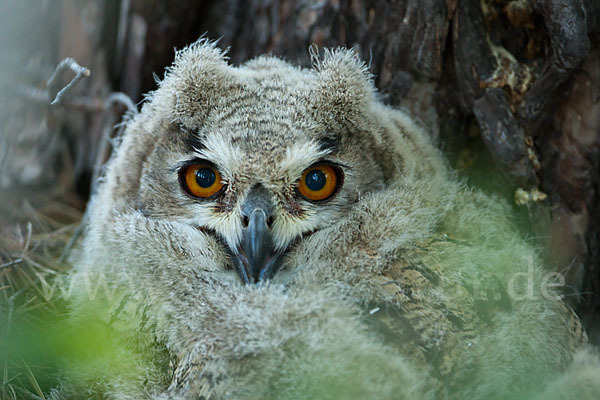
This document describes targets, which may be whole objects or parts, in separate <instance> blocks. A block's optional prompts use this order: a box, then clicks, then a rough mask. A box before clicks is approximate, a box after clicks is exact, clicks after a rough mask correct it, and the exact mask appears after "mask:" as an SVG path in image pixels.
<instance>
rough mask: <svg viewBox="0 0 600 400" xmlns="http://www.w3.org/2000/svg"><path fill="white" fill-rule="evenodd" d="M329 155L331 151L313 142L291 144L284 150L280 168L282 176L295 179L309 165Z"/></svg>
mask: <svg viewBox="0 0 600 400" xmlns="http://www.w3.org/2000/svg"><path fill="white" fill-rule="evenodd" d="M330 153H331V150H329V149H323V148H321V146H319V144H318V143H317V142H315V141H310V142H304V143H293V144H292V145H291V146H289V147H288V148H287V149H286V152H285V156H284V158H283V160H282V161H281V163H280V168H281V171H282V172H283V173H284V174H287V176H288V178H290V179H295V178H297V177H298V175H300V174H301V173H302V171H304V170H305V169H306V168H307V167H308V166H309V165H311V164H313V163H315V162H317V161H319V160H320V159H321V158H323V157H325V156H326V155H328V154H330Z"/></svg>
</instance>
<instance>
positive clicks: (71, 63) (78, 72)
mask: <svg viewBox="0 0 600 400" xmlns="http://www.w3.org/2000/svg"><path fill="white" fill-rule="evenodd" d="M67 69H70V70H71V71H73V72H75V77H73V79H71V82H69V83H68V84H67V86H65V87H63V88H62V89H61V90H60V91H59V92H58V93H56V97H54V100H52V102H51V103H50V105H51V106H57V105H59V104H60V103H61V102H62V101H63V99H64V97H65V95H66V94H67V93H68V92H69V91H70V90H71V89H72V88H73V86H75V85H76V84H77V83H78V82H79V81H80V80H81V79H83V78H85V77H88V76H90V73H91V71H90V70H89V69H87V68H85V67H82V66H81V65H79V64H77V61H75V60H74V59H72V58H71V57H67V58H65V59H64V60H62V61H61V62H60V64H58V66H57V67H56V69H55V70H54V73H53V74H52V76H51V77H50V79H48V83H47V84H46V86H47V87H48V89H50V88H52V87H53V86H54V85H55V84H56V80H57V79H58V77H59V76H60V74H62V73H63V72H64V71H65V70H67Z"/></svg>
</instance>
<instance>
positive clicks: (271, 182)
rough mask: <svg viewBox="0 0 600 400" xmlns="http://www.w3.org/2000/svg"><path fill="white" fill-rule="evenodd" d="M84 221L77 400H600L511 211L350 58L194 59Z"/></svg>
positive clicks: (75, 313) (579, 333) (594, 369)
mask: <svg viewBox="0 0 600 400" xmlns="http://www.w3.org/2000/svg"><path fill="white" fill-rule="evenodd" d="M88 215H89V223H88V226H87V231H86V233H85V239H84V241H83V244H82V246H81V249H80V251H79V252H78V253H77V254H76V255H75V256H74V257H73V260H72V261H73V263H74V265H75V267H74V272H73V274H72V276H71V282H72V286H73V293H74V298H73V301H72V308H71V316H70V324H71V325H72V327H73V328H72V329H73V332H74V333H73V335H74V336H73V337H74V338H77V340H78V341H79V342H80V344H81V347H82V349H80V350H81V351H80V352H78V353H77V352H75V353H77V354H73V355H71V356H70V357H71V358H70V359H69V361H68V363H67V364H68V366H69V367H66V368H65V373H64V376H65V378H64V385H63V386H64V387H63V388H62V395H61V396H62V397H61V398H70V397H72V398H81V396H82V393H83V394H85V395H86V396H101V397H102V398H114V399H141V398H149V399H307V398H310V399H465V398H469V399H490V398H492V399H496V398H497V399H505V398H511V399H514V398H522V399H529V398H531V399H533V398H538V397H537V396H539V398H544V399H547V398H600V397H599V396H600V386H599V384H598V383H595V382H596V381H597V379H595V378H597V376H598V374H599V373H600V367H599V365H600V364H598V363H597V358H596V356H595V355H594V354H593V352H592V350H590V349H589V348H588V347H586V338H585V333H584V332H583V330H582V328H581V325H580V323H579V321H578V319H577V317H576V316H575V314H573V312H572V311H570V309H569V308H568V307H567V306H566V305H565V304H564V303H563V302H562V300H561V297H560V296H559V293H558V292H557V288H556V282H555V281H554V280H552V279H551V278H548V273H547V271H544V269H543V267H542V264H541V261H540V256H539V254H538V252H537V251H536V249H534V248H533V247H532V246H531V244H530V243H529V242H527V241H525V240H524V239H523V238H522V237H521V236H520V235H519V233H518V230H517V228H516V227H515V223H514V221H513V220H512V219H511V214H510V207H509V206H508V205H507V204H505V203H504V202H503V201H501V200H499V199H497V198H493V197H490V196H488V195H485V194H483V193H481V192H479V191H477V190H474V189H471V188H469V187H468V186H466V185H465V184H464V183H463V182H461V181H460V180H459V179H458V178H457V177H456V176H455V174H454V173H453V172H452V171H451V170H450V168H449V167H448V165H447V162H446V161H445V159H444V157H443V156H442V154H441V152H440V151H439V150H438V149H436V147H435V146H434V145H433V144H432V142H431V140H430V138H429V136H428V134H427V132H426V131H425V130H424V129H423V128H422V127H420V126H419V125H418V124H416V123H415V122H414V121H413V120H412V119H411V117H410V116H409V115H407V114H405V113H404V112H402V111H399V110H396V109H393V108H391V107H389V106H386V105H384V104H383V103H382V101H381V100H380V99H379V98H378V95H377V91H376V89H375V88H374V85H373V80H372V77H371V76H370V74H369V72H368V68H367V67H366V66H365V64H364V63H363V62H361V61H360V60H359V58H358V57H357V56H356V55H355V54H354V53H353V52H352V51H349V50H344V49H336V50H326V51H325V54H324V56H323V57H318V56H317V55H316V54H313V65H312V68H309V69H303V68H299V67H296V66H293V65H291V64H289V63H287V62H285V61H283V60H281V59H278V58H276V57H272V56H262V57H258V58H256V59H253V60H250V61H248V62H246V63H244V64H243V65H240V66H237V67H236V66H231V65H229V64H228V61H227V57H226V55H225V53H224V52H223V51H221V50H220V49H219V48H218V47H217V46H216V45H215V43H213V42H210V41H208V40H206V39H201V40H199V41H198V42H196V43H194V44H192V45H190V46H189V47H187V48H185V49H183V50H181V51H179V52H177V53H176V57H175V61H174V63H173V65H172V66H171V67H170V68H168V70H167V72H166V74H165V77H164V79H163V80H162V81H160V82H159V84H158V89H157V90H156V91H155V92H153V93H151V94H149V95H148V96H147V99H146V101H145V103H144V105H143V108H142V110H141V112H140V113H139V114H138V115H136V116H135V117H133V118H132V119H131V120H130V121H129V122H128V123H127V128H126V131H125V133H124V136H123V137H122V140H121V142H120V144H119V145H118V148H117V149H116V151H115V154H114V155H113V157H112V158H111V160H110V161H109V163H108V165H107V167H106V170H105V171H104V174H103V177H102V179H101V181H100V183H99V185H98V189H97V191H96V193H94V195H93V198H92V200H91V203H90V205H89V209H88ZM90 288H96V289H98V288H99V289H98V290H92V291H90ZM74 340H75V339H74Z"/></svg>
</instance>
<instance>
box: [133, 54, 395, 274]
mask: <svg viewBox="0 0 600 400" xmlns="http://www.w3.org/2000/svg"><path fill="white" fill-rule="evenodd" d="M212 50H214V49H212ZM203 51H206V49H203ZM215 51H216V50H215ZM190 53H191V54H192V55H193V52H190V50H188V51H187V53H186V54H188V58H189V57H190V56H189V54H190ZM208 59H209V60H210V57H209V58H208ZM206 60H207V57H206V54H204V55H203V61H202V62H203V63H204V64H203V65H196V66H193V65H192V66H190V65H189V64H188V63H189V61H190V60H181V59H180V60H178V62H176V64H175V67H174V68H173V70H172V71H171V73H170V75H168V76H167V78H166V79H165V80H164V81H163V82H162V84H161V88H160V89H159V91H157V92H156V93H155V95H154V98H153V100H152V101H151V102H150V104H149V105H147V107H145V109H144V111H143V113H148V112H152V113H153V115H152V118H153V121H155V123H153V124H152V127H151V128H150V129H151V130H152V132H150V135H151V136H152V138H153V140H154V141H155V142H154V143H153V145H152V147H151V151H150V154H148V155H147V157H146V160H145V162H144V164H143V168H142V170H141V172H140V178H139V191H138V194H137V195H138V199H139V201H138V206H139V207H140V209H141V211H142V212H143V213H144V214H145V215H146V216H147V217H149V218H155V219H165V220H169V221H178V222H183V223H185V224H189V225H190V226H192V227H194V228H196V229H198V230H201V231H203V232H205V233H207V234H209V235H214V237H215V238H217V240H218V241H219V242H220V243H221V244H222V245H223V246H224V247H225V248H226V251H227V252H228V253H229V254H230V259H231V266H233V267H234V268H235V269H236V271H237V272H238V274H239V276H240V278H241V279H242V281H244V282H247V283H248V282H258V281H262V280H266V279H268V278H271V277H272V276H273V275H274V274H275V273H276V272H277V270H278V268H279V267H280V265H281V264H282V262H283V261H284V259H285V257H286V254H287V253H288V251H289V250H290V249H291V248H293V246H294V244H296V243H298V242H299V241H301V240H303V239H304V238H306V237H307V236H309V235H311V234H312V233H314V232H316V231H319V230H322V229H326V228H330V227H333V226H335V224H336V222H337V221H339V220H340V219H341V218H342V217H343V216H344V214H345V213H347V212H348V211H349V209H350V207H352V205H353V204H354V203H355V202H356V201H357V200H358V199H359V197H360V196H361V194H364V193H367V192H370V191H373V190H376V189H378V188H381V187H382V186H383V183H384V179H385V173H384V171H383V169H382V168H381V167H380V166H379V163H378V160H377V159H376V154H377V153H378V152H377V149H373V148H372V147H373V144H372V142H373V140H372V137H370V136H371V135H372V132H369V128H368V127H365V126H368V121H363V120H362V117H361V112H360V110H359V109H358V108H359V105H360V104H359V103H360V100H361V99H360V98H359V97H360V96H361V95H363V96H364V94H362V93H361V92H360V90H363V88H359V89H356V90H355V89H353V88H352V87H349V88H347V90H346V92H347V93H346V95H348V96H350V100H348V101H349V102H350V103H349V106H354V107H355V108H356V110H353V109H350V110H348V112H347V113H345V114H342V115H335V112H332V107H333V106H336V105H335V104H333V105H332V104H331V102H332V101H333V102H335V101H336V98H335V97H332V98H328V96H330V95H331V92H330V91H332V90H333V91H334V90H339V88H335V87H330V85H332V84H337V85H339V84H340V82H338V81H335V80H334V81H333V83H332V82H331V79H332V75H331V74H330V73H328V71H326V70H325V71H318V70H311V71H307V70H299V69H296V68H294V67H291V66H289V65H288V64H286V63H284V62H283V61H280V60H276V59H272V58H264V59H258V60H255V61H253V62H252V63H251V64H247V65H245V66H243V67H240V68H233V67H230V66H228V65H227V64H226V63H225V62H224V61H223V60H222V57H221V55H220V54H219V59H218V60H215V61H214V63H215V64H216V65H215V64H210V63H209V64H208V67H207V61H206ZM346 61H348V60H346ZM201 67H203V68H201ZM351 67H352V68H354V69H355V70H356V73H358V74H362V73H363V71H362V70H360V68H359V66H358V65H352V66H351ZM207 71H208V72H207ZM334 78H335V77H334ZM360 78H361V79H363V80H364V85H365V86H369V85H370V82H369V81H368V80H367V79H365V78H364V77H363V76H361V77H360ZM342 83H343V84H344V85H348V82H342ZM369 90H370V87H369ZM165 99H170V100H171V101H172V103H170V106H165V105H164V103H165V102H166V101H165ZM337 101H339V99H337ZM157 103H160V104H161V106H160V107H156V106H153V104H157ZM337 106H338V107H339V106H340V105H339V104H338V105H337ZM336 112H337V111H336ZM365 118H366V117H365ZM363 125H364V126H363ZM365 146H368V147H369V148H365ZM373 154H375V156H374V155H373Z"/></svg>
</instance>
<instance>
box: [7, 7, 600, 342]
mask: <svg viewBox="0 0 600 400" xmlns="http://www.w3.org/2000/svg"><path fill="white" fill-rule="evenodd" d="M2 7H3V8H4V9H6V10H8V11H7V12H3V13H2V14H3V15H2V17H0V18H2V19H3V21H1V22H2V23H1V24H0V27H1V28H2V29H3V30H5V31H6V32H4V33H2V34H1V35H0V38H3V39H6V40H4V42H3V43H2V44H1V46H2V50H3V53H4V54H9V55H10V60H11V63H10V64H9V67H5V69H3V70H2V77H1V78H2V79H1V82H2V96H1V101H2V106H3V107H2V113H3V115H2V121H1V124H2V125H1V126H2V129H3V132H2V133H1V134H0V165H1V168H2V174H1V175H2V176H1V177H0V185H1V187H2V188H3V189H4V191H7V190H10V191H14V190H16V188H20V187H24V186H28V187H32V186H33V187H34V188H39V187H46V188H48V187H49V188H53V189H56V187H58V186H60V188H61V189H60V190H58V191H57V190H54V192H59V193H61V194H62V195H63V196H64V195H69V196H70V198H71V199H73V200H72V203H75V204H77V200H76V199H77V197H76V196H74V194H76V193H77V194H78V195H79V198H81V199H82V200H83V201H85V199H86V196H87V195H88V189H87V188H88V187H89V184H90V182H89V181H90V177H91V176H93V174H94V169H95V165H97V164H98V160H101V159H103V158H104V157H105V154H104V152H102V151H100V150H99V149H101V146H100V145H99V142H101V141H102V137H105V136H106V134H105V132H106V130H107V129H108V128H107V126H108V127H110V124H112V123H113V122H114V118H115V116H114V113H113V112H112V111H111V110H107V107H106V105H105V104H104V103H103V99H105V98H106V96H107V95H108V93H109V92H110V91H111V90H113V91H123V92H125V93H127V94H128V95H130V96H131V97H132V98H133V99H134V101H139V100H141V99H142V93H144V92H147V91H150V90H152V89H153V88H154V87H155V78H154V75H153V74H154V73H156V74H158V75H159V76H162V71H163V69H164V67H165V66H166V65H168V64H169V63H170V62H171V60H172V57H173V48H174V47H177V48H181V47H183V46H184V45H185V44H188V43H190V42H192V41H194V40H195V39H197V38H198V37H199V36H201V35H202V34H206V35H207V36H208V37H209V38H213V39H218V38H220V45H221V46H223V47H227V46H231V50H230V57H231V61H232V62H233V63H239V62H243V61H244V60H246V59H248V58H250V57H253V56H255V55H258V54H262V53H273V54H276V55H279V56H282V57H285V58H286V59H289V60H291V61H293V62H299V63H300V64H302V65H309V64H310V56H309V54H308V51H307V48H308V46H309V45H310V44H311V43H315V44H317V45H318V46H319V47H321V48H322V47H332V46H347V47H354V48H355V49H356V50H357V51H358V53H359V54H360V55H361V57H362V58H363V59H365V60H367V61H368V63H369V65H370V70H371V72H372V73H373V74H374V76H375V82H376V85H377V87H378V88H379V89H380V91H381V93H382V95H383V96H384V98H385V100H386V101H387V102H389V103H390V104H393V105H396V106H400V107H406V108H408V109H409V110H410V111H411V112H412V113H413V114H414V115H415V116H417V117H418V118H420V119H421V120H422V121H423V123H424V124H425V125H427V126H428V127H429V128H430V130H431V131H432V132H433V134H434V136H435V137H436V138H437V139H438V140H439V142H440V144H441V145H442V147H443V148H444V149H445V150H446V151H448V154H449V157H450V159H451V160H452V161H453V163H454V165H455V167H456V168H457V169H459V171H461V172H463V173H464V174H465V175H466V176H467V177H469V178H470V179H472V180H473V182H478V178H477V177H478V176H481V175H482V172H481V169H482V168H485V171H484V173H483V175H487V176H489V175H490V174H492V173H494V172H493V171H500V172H501V173H502V175H503V178H502V180H501V181H500V183H497V181H496V183H495V184H490V183H489V182H487V181H489V179H483V181H484V182H483V185H482V186H484V187H485V188H486V190H490V191H493V192H498V193H500V194H501V195H507V194H508V196H509V200H510V201H513V202H514V203H515V207H516V208H517V209H518V210H520V212H521V213H522V215H523V216H526V217H528V220H529V221H530V224H529V227H528V229H529V232H530V237H531V238H537V237H539V236H541V235H542V236H544V235H548V232H550V237H549V239H547V240H543V243H544V244H547V245H548V246H549V248H550V256H549V257H548V259H549V263H550V265H551V266H552V268H554V269H556V270H559V271H563V272H564V273H565V275H566V277H567V294H568V295H570V296H569V298H570V299H571V300H572V303H573V305H574V306H575V308H576V309H577V310H578V312H579V313H580V315H581V316H582V317H583V320H584V322H585V324H586V326H587V328H588V330H590V336H591V337H592V339H593V340H595V341H598V339H599V335H598V334H597V333H596V332H594V327H597V326H599V325H600V309H599V307H600V296H599V295H598V293H599V291H600V196H599V195H598V194H599V191H600V165H599V164H600V154H599V153H600V2H598V1H596V0H514V1H509V0H482V1H479V0H462V1H459V0H396V1H391V0H389V1H383V0H379V1H376V0H346V1H345V0H323V1H317V0H315V1H296V0H281V1H274V0H247V1H240V0H221V1H217V0H205V1H202V2H185V3H184V2H174V1H166V0H120V1H119V0H114V1H107V2H105V3H103V2H97V1H91V0H85V1H75V0H62V1H42V2H40V1H17V0H12V1H8V2H6V4H5V5H3V6H2ZM24 26H30V27H32V28H31V29H26V30H23V27H24ZM19 27H21V28H19ZM19 29H21V30H22V31H23V32H21V33H18V32H17V31H18V30H19ZM7 38H8V39H7ZM10 38H13V39H15V38H17V39H15V40H12V41H11V40H10ZM66 56H71V57H74V58H75V59H76V60H77V61H78V62H79V63H80V64H81V65H83V66H85V67H88V68H90V69H91V70H92V76H91V77H90V78H89V79H87V80H85V81H83V82H82V83H81V84H80V85H78V86H77V88H76V90H74V91H73V92H72V93H71V94H70V96H71V97H70V101H67V102H66V104H64V105H62V106H61V107H58V108H49V107H48V106H47V101H48V99H47V97H49V96H50V95H51V94H52V93H50V94H48V93H46V95H45V96H46V97H44V95H40V93H43V91H44V90H45V88H44V80H45V79H47V78H48V77H49V76H50V74H51V73H52V70H53V69H54V66H55V65H56V64H57V63H58V62H59V61H60V60H61V59H62V58H64V57H66ZM70 78H71V76H69V75H68V74H65V77H64V82H63V83H66V82H68V80H69V79H70ZM34 89H35V90H34ZM36 90H37V92H36ZM25 110H26V112H25ZM121 111H122V110H121ZM490 160H492V161H490ZM50 166H51V167H50ZM489 167H492V169H490V168H489ZM479 180H481V179H479ZM56 182H61V184H60V185H57V183H56ZM513 194H515V197H513ZM3 230H6V231H7V232H8V231H11V229H9V224H8V223H7V224H5V228H3ZM11 232H12V231H11ZM9 256H10V255H9V253H8V252H7V253H4V252H3V253H2V257H3V259H2V260H0V264H2V263H3V262H6V261H7V259H8V258H9Z"/></svg>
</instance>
